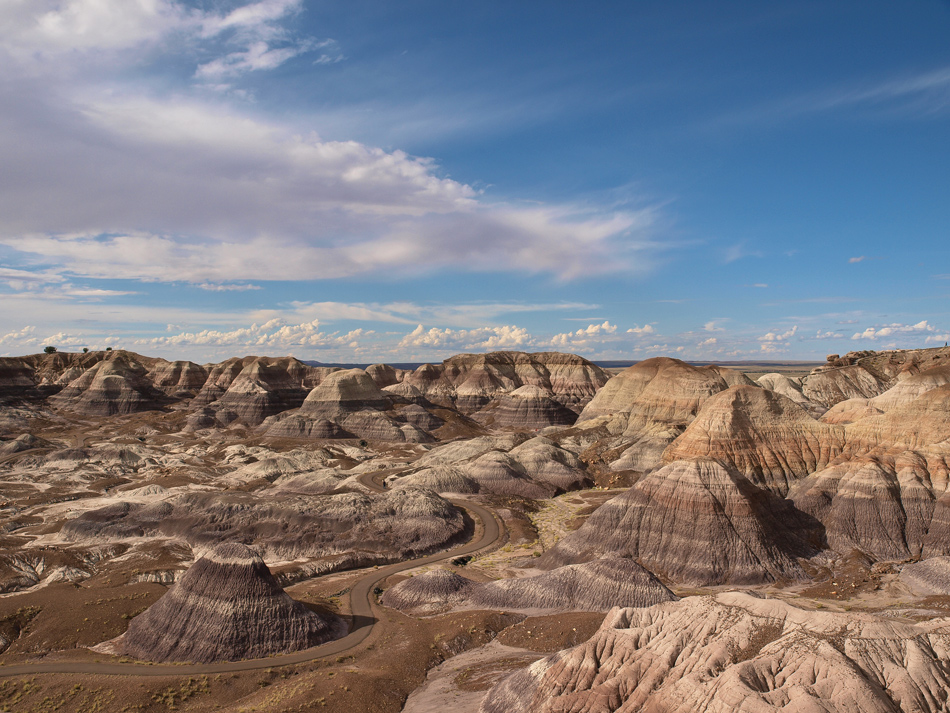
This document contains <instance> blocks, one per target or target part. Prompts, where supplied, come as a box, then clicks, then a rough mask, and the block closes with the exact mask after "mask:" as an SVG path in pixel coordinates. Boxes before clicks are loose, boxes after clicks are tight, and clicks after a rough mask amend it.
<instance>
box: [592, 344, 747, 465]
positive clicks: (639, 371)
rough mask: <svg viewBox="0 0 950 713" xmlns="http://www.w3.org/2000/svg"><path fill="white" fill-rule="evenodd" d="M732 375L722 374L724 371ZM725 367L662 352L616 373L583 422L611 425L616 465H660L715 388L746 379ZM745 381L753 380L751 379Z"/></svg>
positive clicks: (593, 402)
mask: <svg viewBox="0 0 950 713" xmlns="http://www.w3.org/2000/svg"><path fill="white" fill-rule="evenodd" d="M724 372H726V373H728V374H729V375H730V379H729V380H727V379H725V378H723V373H724ZM743 379H745V377H743V376H742V375H741V374H738V373H736V372H731V370H726V369H722V368H721V367H696V366H692V365H691V364H687V363H686V362H682V361H679V360H678V359H669V358H666V357H657V358H655V359H647V360H646V361H642V362H640V363H639V364H635V365H634V366H631V367H630V368H628V369H625V370H624V371H622V372H620V373H619V374H617V375H616V376H614V377H613V378H612V379H611V380H610V381H609V382H607V384H606V385H605V386H604V387H603V388H602V389H601V390H600V391H598V392H597V395H596V396H595V397H594V398H593V399H592V400H591V402H590V403H589V404H588V405H587V406H586V407H585V408H584V410H583V411H582V412H581V414H580V417H579V418H578V420H577V427H578V428H585V427H593V426H596V425H598V424H604V425H606V427H607V429H608V431H609V432H610V433H611V434H614V440H613V442H612V444H611V445H612V447H613V448H615V449H618V450H619V451H620V452H622V455H621V456H620V457H619V459H617V461H616V462H614V463H613V464H612V466H611V467H612V468H613V469H615V470H634V471H639V472H647V471H649V470H651V469H653V468H655V467H657V466H658V465H660V459H661V455H662V453H663V450H664V449H665V448H666V447H667V446H668V445H669V444H670V443H671V442H672V441H673V440H674V439H675V438H677V437H678V436H679V435H680V434H681V433H682V432H683V431H684V430H686V427H687V426H688V425H689V424H690V423H691V422H692V420H693V419H694V418H695V417H696V414H697V413H699V409H700V408H701V407H702V405H703V404H704V403H705V402H706V401H708V400H709V399H710V398H711V397H712V396H713V395H714V394H718V393H719V392H720V391H724V390H726V389H727V388H729V385H730V383H729V382H730V381H740V382H741V381H742V380H743ZM745 381H746V382H748V383H751V382H749V381H748V379H745Z"/></svg>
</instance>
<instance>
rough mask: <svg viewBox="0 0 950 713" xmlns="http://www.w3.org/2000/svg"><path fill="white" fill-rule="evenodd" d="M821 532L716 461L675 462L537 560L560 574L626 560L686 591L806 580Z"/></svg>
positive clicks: (785, 503)
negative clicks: (596, 562) (574, 566)
mask: <svg viewBox="0 0 950 713" xmlns="http://www.w3.org/2000/svg"><path fill="white" fill-rule="evenodd" d="M820 542H821V532H820V526H819V525H818V523H817V522H815V521H814V520H812V519H811V518H808V517H807V516H804V515H802V514H801V513H798V512H797V511H796V510H795V509H794V508H793V507H792V506H791V503H789V502H788V501H786V500H782V499H781V498H779V497H777V496H775V495H774V494H773V493H770V492H769V491H768V490H765V489H762V488H758V487H756V486H755V485H753V484H752V483H751V482H749V481H748V480H747V479H746V478H745V477H743V476H742V475H740V474H739V473H737V472H736V471H735V470H731V469H727V468H725V467H723V466H722V465H721V464H719V463H716V462H714V461H676V462H675V463H671V464H669V465H667V466H665V467H663V468H661V469H660V470H658V471H655V472H654V473H651V474H650V475H648V476H647V477H645V478H644V479H643V480H641V481H639V482H638V483H637V484H636V485H634V486H633V487H632V488H630V489H629V490H627V491H626V492H624V493H623V494H621V495H618V496H617V497H616V498H613V499H612V500H609V501H607V502H606V503H604V504H603V505H601V506H600V508H598V509H597V510H596V511H595V512H594V513H593V514H592V515H591V516H590V517H589V518H588V519H587V521H586V522H585V523H584V524H583V525H582V526H581V527H580V528H579V529H578V530H576V531H575V532H573V533H571V534H569V535H567V536H566V537H564V538H562V539H561V540H560V542H558V544H557V545H556V546H555V547H554V548H553V549H551V550H548V552H546V553H545V554H544V555H542V557H541V559H540V560H539V564H540V566H543V567H557V566H561V565H563V564H567V563H577V562H585V561H590V560H593V559H597V558H599V557H605V556H613V557H630V558H633V559H635V560H636V561H638V562H639V563H641V564H642V565H643V566H644V567H646V568H648V569H649V570H650V571H652V572H656V573H658V574H661V575H664V576H666V577H667V578H668V579H669V580H671V581H674V582H678V583H681V584H687V585H717V584H727V583H732V584H758V583H762V582H769V581H776V580H788V579H793V580H794V579H805V574H804V572H803V571H802V569H801V567H800V565H799V564H798V562H797V558H798V557H808V556H811V555H814V554H816V553H817V551H818V547H819V545H820Z"/></svg>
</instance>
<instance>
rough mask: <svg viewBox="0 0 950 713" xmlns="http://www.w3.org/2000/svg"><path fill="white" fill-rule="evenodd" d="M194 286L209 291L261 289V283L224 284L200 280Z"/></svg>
mask: <svg viewBox="0 0 950 713" xmlns="http://www.w3.org/2000/svg"><path fill="white" fill-rule="evenodd" d="M192 287H197V288H198V289H199V290H206V291H208V292H247V291H248V290H259V289H261V286H260V285H246V284H245V285H223V284H215V283H211V282H200V283H198V284H196V285H192Z"/></svg>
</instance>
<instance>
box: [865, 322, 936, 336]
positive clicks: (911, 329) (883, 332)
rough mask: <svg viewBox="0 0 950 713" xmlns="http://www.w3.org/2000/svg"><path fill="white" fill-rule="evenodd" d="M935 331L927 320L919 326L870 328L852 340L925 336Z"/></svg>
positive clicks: (895, 324)
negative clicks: (901, 335) (910, 335)
mask: <svg viewBox="0 0 950 713" xmlns="http://www.w3.org/2000/svg"><path fill="white" fill-rule="evenodd" d="M934 331H936V328H935V327H934V326H932V325H931V324H929V323H928V322H927V320H926V319H925V320H923V321H921V322H918V323H917V324H900V323H899V322H895V323H894V324H886V325H883V326H879V327H868V328H867V329H865V330H864V331H863V332H855V333H854V334H853V335H852V336H851V339H881V338H883V337H890V336H893V335H895V334H925V333H927V332H934Z"/></svg>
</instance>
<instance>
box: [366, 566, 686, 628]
mask: <svg viewBox="0 0 950 713" xmlns="http://www.w3.org/2000/svg"><path fill="white" fill-rule="evenodd" d="M676 598H677V597H676V595H675V594H673V592H671V591H670V590H669V589H667V588H666V587H665V586H664V585H663V584H662V583H661V582H660V580H658V579H657V578H656V577H655V576H654V575H653V574H652V573H650V572H648V571H647V570H645V569H644V568H643V567H641V566H640V565H639V564H637V563H636V562H634V561H633V560H631V559H618V558H615V559H599V560H594V561H593V562H586V563H584V564H579V565H569V566H567V567H560V568H558V569H555V570H553V571H551V572H545V573H543V574H540V575H537V576H535V577H521V578H516V579H500V580H496V581H492V582H474V581H472V580H470V579H466V578H465V577H461V576H459V575H457V574H455V573H454V572H449V571H448V570H443V569H440V570H434V571H432V572H426V573H425V574H421V575H417V576H415V577H412V578H410V579H406V580H403V581H402V582H399V583H398V584H396V585H394V586H393V587H390V588H389V589H387V590H386V592H385V594H383V597H382V603H383V604H385V605H386V606H388V607H392V608H394V609H399V610H401V611H406V612H411V613H414V614H429V613H439V612H440V611H443V610H444V609H446V608H447V607H452V608H456V609H502V610H505V611H526V612H539V613H540V612H551V613H553V612H565V611H602V612H606V611H609V610H610V609H611V608H613V607H615V606H628V607H648V606H652V605H654V604H659V603H660V602H670V601H675V600H676Z"/></svg>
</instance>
